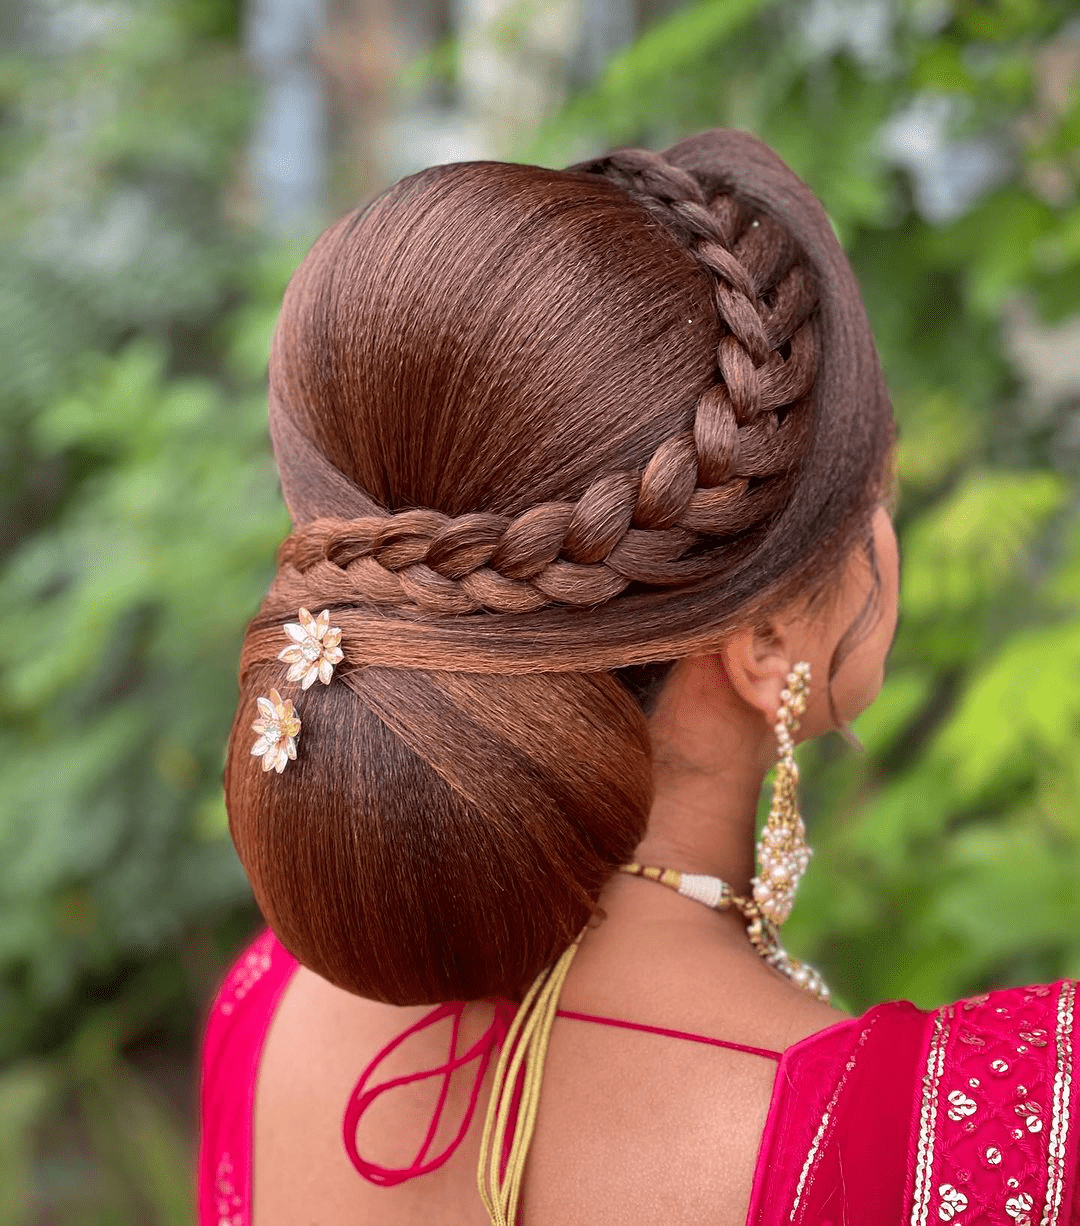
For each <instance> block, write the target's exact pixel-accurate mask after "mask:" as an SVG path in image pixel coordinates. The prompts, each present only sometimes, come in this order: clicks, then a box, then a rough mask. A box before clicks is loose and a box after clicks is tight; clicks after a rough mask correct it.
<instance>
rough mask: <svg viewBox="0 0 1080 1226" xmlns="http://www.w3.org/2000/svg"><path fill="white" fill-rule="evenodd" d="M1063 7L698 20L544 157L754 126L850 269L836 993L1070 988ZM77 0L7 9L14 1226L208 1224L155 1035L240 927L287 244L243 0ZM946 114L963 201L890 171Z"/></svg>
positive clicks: (279, 527) (1074, 309) (837, 10)
mask: <svg viewBox="0 0 1080 1226" xmlns="http://www.w3.org/2000/svg"><path fill="white" fill-rule="evenodd" d="M1069 7H1070V5H1069V3H1068V2H1067V0H1042V2H1040V3H1038V4H1035V3H1032V2H1030V0H981V2H979V3H975V2H974V0H905V2H904V3H899V2H898V3H897V4H896V5H895V7H893V8H892V9H889V8H888V7H887V6H873V5H854V4H851V3H848V2H847V0H836V3H834V4H832V5H826V4H824V3H822V2H821V0H701V2H699V3H696V4H692V5H688V6H686V7H683V8H680V9H678V10H677V11H675V13H674V14H673V15H672V16H670V17H668V18H666V19H665V20H664V21H662V22H661V23H659V24H657V25H655V26H654V27H652V28H651V29H649V30H648V31H646V32H645V34H644V35H643V36H642V37H641V38H639V40H638V41H637V42H636V43H635V44H634V45H633V46H632V47H630V48H628V49H627V50H626V51H625V52H623V53H621V54H620V55H618V56H617V57H616V58H615V59H614V60H613V61H612V62H611V63H610V64H609V66H608V68H607V70H606V72H605V73H604V74H603V75H602V77H601V78H600V79H599V80H598V81H597V82H596V83H595V84H594V85H593V86H591V87H590V88H588V89H587V90H585V91H583V92H581V93H580V94H579V95H578V96H576V97H574V98H573V99H571V100H570V102H569V103H568V104H567V105H566V106H565V107H564V108H563V109H562V110H561V111H560V112H559V113H558V114H556V115H553V116H552V117H550V119H549V120H548V121H547V122H546V123H545V124H544V126H543V127H542V129H541V130H540V132H539V133H538V134H536V135H535V136H533V137H530V139H529V141H528V142H527V143H525V144H523V145H522V148H521V150H520V155H521V156H523V157H528V158H530V159H534V160H539V161H544V162H548V163H551V164H563V163H564V162H565V161H567V160H570V159H571V158H573V157H577V156H583V155H586V154H590V153H593V152H595V151H596V150H597V149H598V148H603V147H605V146H609V145H612V144H622V143H645V144H649V145H652V146H654V147H658V146H661V145H663V144H664V143H667V142H669V141H671V140H673V139H676V138H677V137H678V136H680V135H681V134H683V133H685V132H687V131H692V130H695V129H698V128H701V127H706V126H710V125H713V124H716V123H725V124H730V125H734V126H740V127H746V128H749V129H751V130H753V131H755V132H757V133H758V134H759V135H761V136H762V137H764V138H765V139H766V140H767V141H768V142H769V143H770V144H772V145H773V146H774V147H775V148H776V149H777V150H778V151H779V152H780V153H781V155H782V156H784V157H785V158H786V159H787V160H788V161H789V162H790V163H791V164H792V165H793V166H794V167H795V168H796V169H797V170H798V171H799V172H800V173H801V174H803V175H804V177H805V178H806V179H807V180H808V181H809V182H810V183H811V185H812V186H813V187H814V188H815V190H816V191H817V192H818V193H819V195H820V196H821V197H822V199H823V200H824V202H825V204H826V207H827V209H828V211H829V213H830V216H831V218H832V220H833V222H834V224H835V226H836V228H837V231H838V233H839V234H840V235H841V236H842V238H843V241H844V243H845V245H846V247H847V249H848V251H849V252H850V254H851V257H852V260H853V262H854V264H855V266H856V270H857V272H858V274H859V277H860V281H861V283H862V286H863V289H864V293H865V297H866V300H867V303H868V306H869V309H870V312H871V315H872V319H873V323H874V326H875V331H876V334H877V336H878V339H879V343H880V347H881V350H882V354H883V359H884V363H885V367H886V371H887V374H888V377H889V381H890V385H891V388H892V390H893V394H894V398H895V401H896V406H897V412H898V417H899V421H900V425H901V442H900V447H899V458H898V465H899V476H900V503H899V510H898V516H897V519H898V526H899V529H900V533H901V540H902V550H903V559H904V574H903V582H904V589H903V601H902V620H901V630H900V634H899V636H898V640H897V644H896V648H895V651H894V654H893V662H892V670H891V675H890V677H889V679H888V681H887V684H886V687H885V690H884V692H883V694H882V696H881V698H880V699H879V700H878V702H877V703H876V704H875V705H874V706H873V707H872V708H871V709H870V710H869V711H867V712H866V714H865V715H864V716H863V717H862V718H861V719H860V720H859V721H858V726H857V731H858V732H859V733H860V735H861V736H862V738H863V740H864V741H865V743H866V746H867V752H866V754H865V755H863V756H861V757H855V756H853V755H852V754H851V753H850V751H849V750H847V749H846V747H844V746H842V745H839V744H838V743H837V744H823V745H821V746H817V747H814V749H812V750H811V751H809V752H807V754H806V761H807V767H808V769H807V771H806V772H805V776H806V781H805V789H804V790H805V793H806V798H805V804H806V808H807V811H808V815H809V818H810V821H811V825H812V829H813V836H814V842H815V846H816V848H817V852H818V854H817V858H816V861H815V864H814V866H813V868H812V870H811V872H810V873H809V875H808V877H807V879H806V881H805V883H804V885H803V888H802V893H801V896H800V903H799V906H798V907H797V908H796V913H795V916H794V917H793V919H792V921H791V924H790V930H789V931H790V939H791V944H792V946H793V947H795V948H797V949H798V951H799V952H800V953H804V954H806V955H807V956H810V957H811V958H813V959H815V960H816V961H817V962H819V963H820V964H821V965H822V966H823V968H824V969H825V970H826V971H827V972H828V975H829V978H830V980H831V981H832V982H833V983H834V985H835V986H836V987H837V988H838V989H839V990H840V993H841V995H842V997H843V999H844V1000H845V1002H846V1003H847V1004H848V1005H849V1006H851V1007H853V1008H861V1007H864V1006H866V1005H868V1004H869V1003H871V1002H873V1001H875V1000H878V999H882V998H884V997H889V996H908V997H911V998H913V999H915V1000H916V1001H917V1002H919V1003H920V1004H923V1005H931V1004H934V1003H937V1002H940V1001H941V1000H943V999H946V998H951V997H955V996H958V995H961V994H963V993H965V992H967V991H970V990H976V989H978V988H981V987H983V986H985V985H988V984H992V983H996V984H1004V983H1010V982H1017V981H1020V980H1037V979H1052V978H1054V977H1056V976H1058V975H1062V974H1072V975H1080V891H1078V890H1077V886H1076V883H1077V881H1078V880H1080V810H1078V801H1077V796H1078V795H1080V517H1078V498H1077V485H1076V475H1077V468H1078V465H1080V433H1078V431H1077V429H1076V421H1077V413H1078V410H1080V394H1078V392H1077V391H1076V390H1075V389H1074V390H1072V391H1070V390H1069V388H1068V386H1067V385H1062V384H1061V383H1060V382H1059V383H1058V384H1055V385H1054V386H1055V387H1056V388H1057V390H1056V391H1054V392H1053V393H1052V394H1050V393H1047V392H1046V390H1045V388H1043V387H1042V385H1040V383H1039V381H1038V378H1037V376H1038V373H1039V372H1038V370H1037V369H1036V370H1035V371H1032V370H1030V369H1028V368H1026V367H1024V366H1023V364H1022V363H1018V362H1017V361H1015V360H1013V357H1012V356H1011V355H1013V354H1015V353H1016V352H1017V342H1016V337H1015V328H1016V322H1015V321H1016V319H1017V318H1018V315H1017V309H1016V308H1017V304H1018V303H1020V304H1030V309H1031V310H1032V312H1033V313H1034V315H1035V317H1036V318H1038V317H1039V316H1040V315H1041V316H1042V318H1044V319H1045V320H1050V321H1052V320H1063V319H1068V318H1070V317H1072V316H1075V315H1077V313H1080V198H1078V193H1077V180H1078V178H1080V160H1078V153H1077V149H1078V148H1080V90H1078V84H1077V82H1078V78H1080V73H1078V72H1077V63H1078V59H1080V50H1077V48H1078V47H1080V33H1078V32H1077V30H1076V27H1075V25H1074V26H1073V27H1072V29H1071V30H1070V29H1069V28H1068V26H1067V20H1068V17H1069V12H1068V10H1069ZM71 11H72V13H73V12H74V10H71ZM86 11H87V12H89V11H90V10H86ZM95 11H99V12H100V13H104V14H105V17H103V18H102V19H101V20H102V21H106V26H107V28H105V27H103V28H101V29H97V30H96V32H95V33H93V34H92V35H87V33H86V31H85V30H84V29H82V28H79V27H78V25H77V20H76V18H75V17H73V16H72V17H70V19H69V20H68V22H67V25H65V24H64V14H65V12H66V10H65V8H64V6H63V5H52V6H46V5H44V4H40V5H39V4H37V3H36V2H33V3H32V2H31V0H24V2H23V4H22V17H23V25H22V27H21V28H20V31H19V35H20V36H19V38H18V39H17V40H16V41H14V42H12V44H11V46H10V48H9V50H7V51H6V52H3V53H2V54H0V166H2V167H3V170H4V174H5V183H6V187H5V190H4V193H3V194H2V195H0V227H2V229H3V232H4V233H5V235H7V236H9V238H11V239H13V240H14V241H9V242H8V243H7V244H5V246H4V248H3V249H2V250H0V367H2V369H3V370H4V371H5V376H6V377H5V379H4V380H3V381H2V383H0V422H2V425H0V431H2V433H0V511H2V514H0V631H2V632H0V755H2V761H3V770H2V772H0V857H2V860H0V863H2V864H3V869H2V871H0V1070H2V1071H0V1226H8V1224H11V1226H14V1224H16V1223H23V1222H30V1221H36V1220H39V1218H45V1217H47V1220H49V1221H56V1222H61V1223H65V1224H68V1223H70V1224H71V1226H90V1224H97V1223H108V1224H109V1226H114V1224H120V1226H122V1224H124V1223H135V1222H155V1223H156V1222H160V1223H168V1224H172V1223H187V1222H189V1221H190V1220H191V1216H192V1208H191V1188H190V1183H191V1180H190V1169H189V1163H190V1157H189V1154H190V1144H191V1136H190V1133H189V1131H188V1130H189V1127H190V1125H189V1123H188V1122H187V1118H186V1114H185V1108H187V1109H190V1103H191V1100H192V1097H193V1093H194V1090H193V1086H192V1071H193V1064H186V1063H185V1061H187V1060H189V1059H190V1057H188V1056H186V1055H182V1056H181V1059H180V1062H179V1069H180V1080H179V1085H176V1084H175V1077H173V1078H172V1080H170V1075H169V1074H168V1070H167V1069H166V1070H165V1071H164V1072H163V1070H162V1068H161V1067H160V1065H161V1057H160V1053H161V1052H172V1053H174V1054H175V1053H176V1052H180V1053H187V1052H189V1051H190V1050H191V1044H192V1041H193V1036H194V1034H195V1030H196V1025H197V1018H198V1010H199V1008H200V1006H201V1004H202V1003H203V1002H205V1000H206V999H207V996H208V994H209V992H210V990H211V989H212V986H213V977H214V974H215V969H216V968H218V967H220V966H221V965H222V964H223V961H224V959H225V957H226V956H227V953H228V952H229V950H230V949H231V948H233V947H235V944H236V942H237V941H238V939H239V938H240V935H241V934H242V933H243V932H244V931H245V929H246V928H248V927H250V926H251V924H252V923H253V922H254V918H255V917H254V913H253V911H252V910H251V907H250V903H249V901H248V896H247V891H246V886H245V884H244V881H243V877H242V874H241V872H240V870H239V867H238V865H237V863H236V860H235V857H234V856H233V854H232V851H231V848H230V846H229V843H228V839H227V831H226V827H225V818H224V812H223V808H222V801H221V788H220V772H221V764H222V752H223V746H224V741H225V736H226V733H227V729H228V725H229V721H230V719H231V715H232V708H233V700H234V674H235V663H236V658H237V654H238V648H239V643H240V636H241V633H242V627H243V624H244V622H245V620H246V618H247V616H248V615H249V614H250V612H251V611H252V610H253V608H254V607H255V605H256V603H257V601H258V599H259V596H260V595H261V592H262V590H263V588H264V586H265V583H266V581H267V579H268V576H269V573H270V570H271V567H272V564H273V551H274V547H275V546H276V544H277V542H278V541H279V540H280V538H281V537H282V535H283V534H284V531H285V530H286V518H285V515H284V511H283V509H282V507H281V505H280V501H279V498H278V494H277V486H276V480H275V477H274V473H273V468H272V465H271V463H270V458H269V452H268V447H267V443H266V432H265V405H264V399H263V371H264V366H265V355H266V345H267V341H268V339H269V334H270V329H271V326H272V322H273V318H274V314H275V312H276V307H277V304H278V302H279V301H280V295H281V291H282V289H283V286H284V282H285V279H286V277H287V274H288V271H289V270H290V269H291V267H292V266H293V265H294V264H295V262H296V260H297V259H298V257H299V255H300V249H299V248H296V249H293V250H284V251H283V250H281V249H280V248H278V247H275V246H272V245H271V244H269V243H268V242H267V241H266V240H265V239H263V238H261V237H260V236H259V235H258V233H257V232H256V231H255V230H254V228H253V227H252V226H251V225H250V224H249V221H248V219H247V212H248V206H247V202H246V188H245V184H244V181H243V175H242V174H241V173H239V172H238V170H237V167H238V166H242V165H243V148H244V143H245V141H246V139H247V133H248V131H249V127H250V122H251V117H252V108H253V91H252V87H251V83H250V81H249V79H248V76H247V74H246V71H245V69H244V66H243V63H242V61H241V58H240V56H239V54H238V50H237V30H238V16H237V14H238V9H237V6H236V4H235V3H233V2H232V0H159V2H157V3H154V4H147V3H138V2H133V3H131V4H130V5H128V6H124V5H117V6H114V7H111V8H106V7H104V6H103V7H102V8H101V9H100V10H95ZM875 12H876V13H878V15H879V17H880V16H881V14H885V17H884V18H883V19H882V20H880V21H878V24H877V25H876V26H873V23H872V21H871V18H872V16H873V14H874V13H875ZM830 13H831V14H832V18H831V19H830V17H829V14H830ZM837 15H839V16H837ZM84 16H85V14H84ZM106 19H107V20H106ZM108 22H112V24H111V25H108ZM871 27H872V28H871ZM1070 57H1071V58H1070ZM444 58H446V57H445V56H443V57H441V59H440V63H441V62H442V59H444ZM1070 64H1071V65H1072V67H1071V68H1070ZM1070 74H1071V75H1070ZM920 115H921V116H922V117H923V118H922V121H921V122H922V124H923V127H922V128H921V129H920V128H919V127H918V122H919V116H920ZM928 116H929V118H927V117H928ZM934 117H937V118H934ZM905 123H906V124H907V128H906V129H905V127H904V124H905ZM934 123H938V125H939V127H940V131H941V135H942V140H943V141H944V142H945V144H944V153H943V154H942V158H941V160H939V164H938V173H939V175H940V174H946V177H948V172H949V171H950V168H952V170H955V168H956V166H957V165H960V164H962V163H963V159H964V158H969V159H970V158H971V157H972V156H973V155H978V156H977V157H976V158H975V163H976V165H979V164H981V165H982V166H983V167H984V168H985V174H984V181H983V182H982V183H981V185H976V188H977V189H971V190H970V191H968V194H967V196H966V197H965V196H964V193H963V191H960V192H959V197H957V196H956V195H955V194H954V197H953V198H952V200H951V202H949V201H947V202H946V204H945V205H942V204H941V202H940V200H939V201H938V202H937V203H936V204H935V201H934V197H933V196H932V194H930V195H928V194H927V193H928V191H929V189H928V188H927V186H926V184H924V183H921V182H920V170H919V167H918V165H917V164H916V163H915V162H913V161H912V160H911V159H910V157H909V156H908V152H906V150H907V149H909V147H910V144H911V141H912V139H913V137H912V133H913V132H914V134H915V138H917V137H918V133H919V132H920V131H922V132H924V133H925V131H927V130H928V128H929V127H932V126H933V124H934ZM913 124H914V127H913V126H912V125H913ZM905 130H906V131H907V132H908V144H907V146H905V144H904V141H903V139H901V138H900V137H902V134H903V132H904V131H905ZM898 133H899V134H900V136H898V135H897V134H898ZM979 157H981V159H982V161H981V163H980V162H979ZM959 181H960V182H961V187H962V186H963V177H962V176H961V178H960V180H959ZM970 182H971V180H970V177H969V179H968V183H969V184H970ZM1048 351H1049V352H1050V353H1051V354H1053V353H1054V350H1053V345H1051V346H1050V347H1049V350H1048ZM1070 356H1071V357H1072V360H1073V362H1074V364H1075V361H1076V359H1075V355H1070V354H1068V353H1065V352H1063V351H1061V348H1060V345H1059V347H1058V351H1057V359H1059V360H1060V361H1062V362H1064V361H1067V360H1068V359H1069V358H1070ZM1033 375H1034V376H1035V377H1034V379H1033ZM1063 387H1064V390H1062V388H1063ZM173 1064H174V1066H175V1064H176V1061H175V1060H174V1061H173ZM174 1072H175V1068H174Z"/></svg>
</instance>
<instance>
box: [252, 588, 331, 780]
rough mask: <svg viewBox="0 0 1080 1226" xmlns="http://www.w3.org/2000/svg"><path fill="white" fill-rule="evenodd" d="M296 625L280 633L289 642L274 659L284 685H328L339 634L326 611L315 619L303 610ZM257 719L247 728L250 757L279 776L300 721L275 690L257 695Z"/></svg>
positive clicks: (291, 753) (293, 747) (290, 756)
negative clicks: (253, 736)
mask: <svg viewBox="0 0 1080 1226" xmlns="http://www.w3.org/2000/svg"><path fill="white" fill-rule="evenodd" d="M299 618H300V620H299V621H295V622H288V623H286V625H285V627H284V629H285V633H286V634H287V635H288V636H289V639H290V642H289V644H288V645H287V646H285V647H283V648H282V649H281V651H279V652H278V659H279V660H284V661H285V663H286V664H288V665H289V671H288V672H287V673H286V674H285V680H286V681H299V682H300V688H301V689H304V690H306V689H308V687H309V686H312V685H314V684H315V682H316V681H321V682H322V683H323V685H329V684H330V678H331V677H332V676H333V675H334V666H335V665H337V664H340V663H341V661H342V660H343V659H344V658H345V656H344V653H343V652H342V650H341V647H340V646H339V644H340V643H341V630H340V628H339V627H338V626H331V625H330V610H329V609H323V611H322V612H321V613H320V614H319V616H318V617H312V615H311V613H310V612H308V610H307V609H301V610H300V614H299ZM256 701H257V702H258V704H259V718H258V719H257V720H256V721H255V722H254V723H253V724H252V725H251V730H252V732H255V733H257V734H258V739H257V740H256V742H255V744H254V745H253V746H252V747H251V754H252V757H256V758H258V757H261V758H262V768H263V770H264V771H269V770H274V771H277V773H278V774H279V775H280V774H281V772H282V771H283V770H284V769H285V766H286V764H287V763H288V762H289V761H291V760H294V759H295V758H296V738H297V737H298V736H299V735H300V717H299V716H298V715H297V714H296V709H295V708H294V707H293V704H292V700H291V699H283V698H282V697H281V695H280V694H279V693H278V692H277V690H271V691H270V695H269V697H267V696H266V695H260V696H259V697H258V698H257V699H256Z"/></svg>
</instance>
